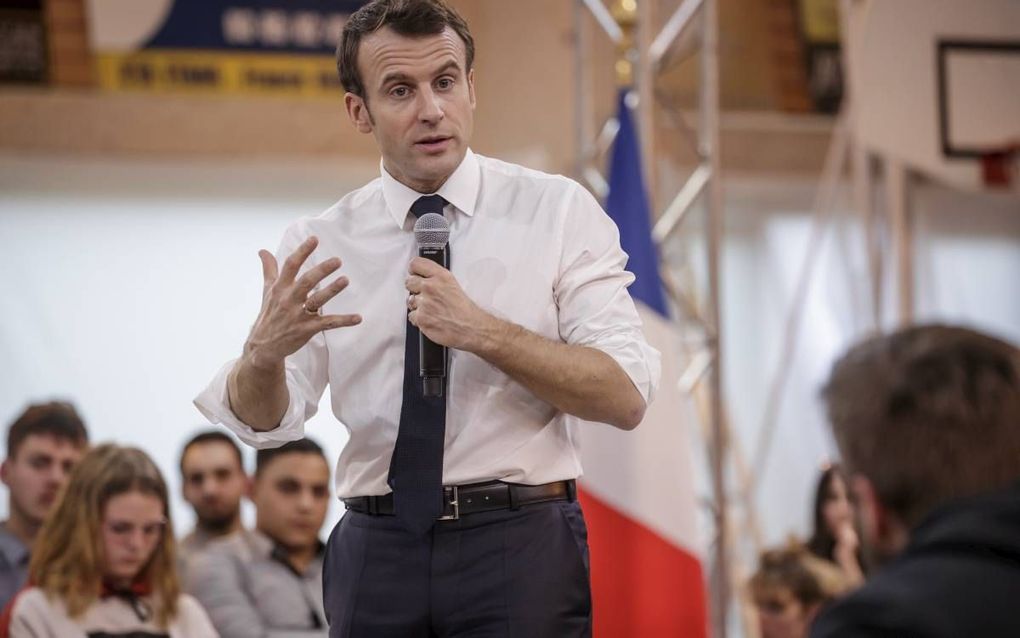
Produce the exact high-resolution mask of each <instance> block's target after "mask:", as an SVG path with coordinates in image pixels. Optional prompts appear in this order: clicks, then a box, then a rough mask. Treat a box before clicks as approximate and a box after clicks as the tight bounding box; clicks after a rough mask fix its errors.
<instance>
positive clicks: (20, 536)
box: [0, 403, 88, 609]
mask: <svg viewBox="0 0 1020 638" xmlns="http://www.w3.org/2000/svg"><path fill="white" fill-rule="evenodd" d="M87 445H88V433H87V432H86V431H85V424H84V423H82V420H81V418H80V417H79V416H78V413H77V412H76V411H75V409H74V407H73V406H72V405H71V404H69V403H45V404H41V405H33V406H29V408H28V409H27V410H25V412H24V413H22V415H21V416H19V417H18V418H17V419H16V420H15V421H14V423H12V424H11V427H10V428H9V429H8V430H7V458H6V459H4V462H3V465H0V479H2V480H3V483H4V485H6V486H7V489H8V491H9V494H8V511H9V512H10V514H9V518H8V519H7V520H6V521H4V522H2V523H0V609H2V608H3V607H4V606H5V605H6V604H7V602H8V601H9V600H10V599H11V597H13V596H14V594H15V593H16V592H17V591H18V590H19V589H21V587H22V585H24V584H25V577H26V576H27V575H28V560H29V553H30V552H31V550H32V545H33V543H34V542H35V538H36V536H37V535H38V533H39V528H40V527H42V524H43V521H44V520H45V518H46V516H47V514H49V512H50V510H51V509H52V508H53V505H54V504H55V503H56V502H57V498H58V497H59V496H60V490H61V489H63V487H64V485H65V484H66V483H67V477H68V475H69V474H70V473H71V470H72V469H73V468H74V465H75V463H77V462H78V460H79V459H80V458H81V456H82V454H84V453H85V448H86V446H87Z"/></svg>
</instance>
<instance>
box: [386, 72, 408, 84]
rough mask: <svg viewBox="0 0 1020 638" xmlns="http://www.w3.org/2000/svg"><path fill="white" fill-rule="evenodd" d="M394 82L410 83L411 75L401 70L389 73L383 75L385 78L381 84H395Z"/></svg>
mask: <svg viewBox="0 0 1020 638" xmlns="http://www.w3.org/2000/svg"><path fill="white" fill-rule="evenodd" d="M394 82H401V83H410V82H411V76H410V75H408V74H406V73H400V72H393V73H387V74H386V75H384V76H383V79H382V81H381V82H380V83H379V86H387V85H389V84H393V83H394Z"/></svg>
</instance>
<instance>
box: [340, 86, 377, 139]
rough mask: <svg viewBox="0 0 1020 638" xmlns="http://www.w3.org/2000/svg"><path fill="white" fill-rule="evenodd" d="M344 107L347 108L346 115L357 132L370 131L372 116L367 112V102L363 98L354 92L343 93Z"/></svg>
mask: <svg viewBox="0 0 1020 638" xmlns="http://www.w3.org/2000/svg"><path fill="white" fill-rule="evenodd" d="M344 107H345V108H346V109H347V116H348V117H349V118H351V122H353V123H354V128H356V129H358V132H359V133H371V132H372V116H371V115H369V113H368V104H366V103H365V98H363V97H361V96H360V95H355V94H354V93H350V92H348V93H344Z"/></svg>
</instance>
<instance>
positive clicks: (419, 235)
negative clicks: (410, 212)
mask: <svg viewBox="0 0 1020 638" xmlns="http://www.w3.org/2000/svg"><path fill="white" fill-rule="evenodd" d="M414 238H415V240H416V241H417V242H418V256H419V257H424V258H425V259H431V260H432V261H434V262H436V263H437V264H439V265H440V266H442V267H443V268H449V267H450V259H449V255H448V254H447V252H446V245H447V243H448V242H449V240H450V223H449V222H448V221H446V218H445V217H443V216H442V215H440V214H438V213H425V214H424V215H422V216H421V217H419V218H418V220H417V221H416V222H415V223H414ZM418 350H419V353H420V355H421V356H420V361H419V371H420V374H421V380H422V390H423V394H424V395H425V396H427V397H441V396H443V382H444V380H445V379H446V346H441V345H439V344H438V343H435V342H434V341H432V340H431V339H429V338H428V337H426V336H425V333H424V332H421V331H420V330H419V331H418Z"/></svg>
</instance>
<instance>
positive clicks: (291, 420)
mask: <svg viewBox="0 0 1020 638" xmlns="http://www.w3.org/2000/svg"><path fill="white" fill-rule="evenodd" d="M236 362H237V360H236V359H234V360H233V361H230V362H228V363H227V364H226V365H224V366H223V367H222V368H220V371H219V372H217V373H216V376H215V377H213V380H212V381H211V382H209V385H208V386H206V388H205V390H203V391H202V392H201V393H200V394H199V395H198V396H197V397H195V400H194V404H195V407H196V408H198V411H199V412H201V413H202V416H204V417H205V418H206V419H207V420H208V421H209V422H210V423H212V424H217V423H220V424H223V425H225V426H226V427H227V428H228V429H229V430H230V431H231V432H233V433H234V434H236V435H237V438H239V439H241V440H242V441H243V442H245V443H247V444H248V445H250V446H252V447H254V448H257V449H261V448H274V447H280V446H281V445H283V444H284V443H288V442H290V441H296V440H298V439H300V438H302V437H303V436H304V435H305V420H306V419H307V418H308V417H310V416H311V414H306V412H307V406H306V403H307V402H306V401H305V400H304V399H303V398H302V397H303V396H304V395H303V393H302V392H300V391H297V390H296V388H297V386H298V385H299V381H298V379H296V378H295V375H294V372H293V370H291V369H290V368H289V367H288V369H287V371H286V375H287V390H288V394H289V395H290V402H289V404H288V405H287V411H286V412H285V413H284V415H283V419H281V420H280V425H278V426H276V427H275V428H273V429H272V430H268V431H264V432H263V431H259V430H254V429H252V428H251V426H249V425H248V424H247V423H245V422H244V421H242V420H241V419H239V418H237V415H236V414H234V411H233V410H231V409H230V398H229V396H228V394H227V377H229V376H230V371H231V370H232V369H233V368H234V364H235V363H236ZM317 407H318V406H313V408H312V414H314V413H315V409H316V408H317Z"/></svg>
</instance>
